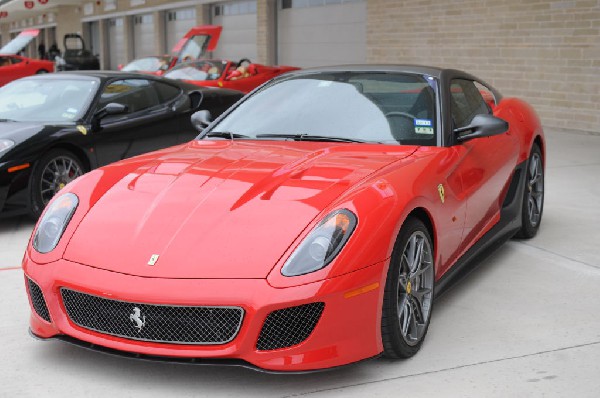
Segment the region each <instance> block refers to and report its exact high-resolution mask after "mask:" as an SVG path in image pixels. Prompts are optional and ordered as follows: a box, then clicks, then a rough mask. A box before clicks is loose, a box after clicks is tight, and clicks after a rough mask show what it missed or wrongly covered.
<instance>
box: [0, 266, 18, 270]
mask: <svg viewBox="0 0 600 398" xmlns="http://www.w3.org/2000/svg"><path fill="white" fill-rule="evenodd" d="M16 269H22V268H21V266H18V267H6V268H2V267H0V271H14V270H16Z"/></svg>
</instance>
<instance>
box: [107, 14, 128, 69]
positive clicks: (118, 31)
mask: <svg viewBox="0 0 600 398" xmlns="http://www.w3.org/2000/svg"><path fill="white" fill-rule="evenodd" d="M123 22H124V21H123V18H113V19H111V20H110V21H108V39H109V40H108V46H109V54H110V69H112V70H117V69H118V67H119V65H120V64H123V65H124V64H126V63H127V54H125V27H124V24H123Z"/></svg>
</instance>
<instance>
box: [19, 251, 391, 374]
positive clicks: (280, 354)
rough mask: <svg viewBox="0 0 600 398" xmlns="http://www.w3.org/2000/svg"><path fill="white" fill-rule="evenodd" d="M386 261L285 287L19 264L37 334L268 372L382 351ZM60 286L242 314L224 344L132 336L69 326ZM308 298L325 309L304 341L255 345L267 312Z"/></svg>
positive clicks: (316, 366)
mask: <svg viewBox="0 0 600 398" xmlns="http://www.w3.org/2000/svg"><path fill="white" fill-rule="evenodd" d="M386 265H387V264H386V263H385V262H382V263H378V264H376V265H373V266H370V267H367V268H364V269H362V270H359V271H355V272H352V273H350V274H346V275H343V276H340V277H337V278H332V279H327V280H324V281H320V282H315V283H310V284H306V285H301V286H295V287H289V288H273V287H272V286H270V285H269V284H268V283H267V281H266V280H264V279H211V280H209V279H157V278H142V277H136V276H131V275H125V274H120V273H116V272H110V271H105V270H100V269H96V268H92V267H88V266H85V265H81V264H77V263H73V262H70V261H66V260H59V261H57V262H54V263H50V264H45V265H39V264H36V263H34V262H32V261H31V260H30V259H29V258H28V257H26V258H25V259H24V262H23V269H24V271H25V276H26V278H29V279H31V280H32V281H33V282H35V283H36V284H37V285H38V286H39V287H40V289H41V291H42V293H43V296H44V299H45V302H46V305H47V307H48V312H49V315H50V322H47V321H45V320H43V319H42V318H41V317H40V316H39V315H37V313H36V312H35V311H34V310H32V314H31V321H30V327H31V332H32V333H33V334H34V335H35V336H36V337H39V338H43V339H48V338H55V337H56V338H60V339H63V340H66V341H69V342H75V343H77V344H78V345H84V346H88V348H89V346H90V345H95V346H101V347H102V348H103V350H104V351H111V350H116V351H117V352H119V351H120V352H123V353H124V354H125V353H132V354H134V355H135V354H140V355H142V356H144V357H145V358H146V359H163V360H164V359H167V360H168V358H173V359H174V360H175V361H176V362H182V361H185V362H188V363H194V362H198V363H210V364H218V363H219V362H220V361H222V363H223V364H227V363H228V362H234V363H238V362H239V361H244V362H246V363H248V364H250V365H251V366H252V367H258V368H261V369H265V370H269V371H309V370H316V369H323V368H330V367H336V366H341V365H345V364H349V363H353V362H357V361H360V360H363V359H367V358H371V357H373V356H376V355H378V354H380V353H381V352H382V350H383V347H382V344H381V334H380V324H381V302H382V296H383V286H384V285H385V280H384V279H383V280H382V278H385V272H384V271H385V269H386V268H385V267H386ZM365 286H369V288H368V289H364V287H365ZM60 288H68V289H72V290H76V291H79V292H84V293H87V294H91V295H96V296H101V297H104V298H107V299H113V300H121V301H127V302H132V303H147V304H159V305H164V304H168V305H174V306H176V305H182V306H238V307H242V308H243V309H244V312H245V314H244V318H243V321H242V324H241V327H240V329H239V332H238V333H237V335H236V337H235V338H234V339H233V340H232V341H230V342H229V343H225V344H215V345H182V344H170V343H156V342H148V341H136V340H130V339H126V338H121V337H116V336H111V335H106V334H102V333H98V332H95V331H92V330H88V329H84V328H82V327H79V326H77V325H75V324H74V323H73V322H72V321H71V320H70V319H69V317H68V315H67V313H66V309H65V306H64V303H63V302H62V298H61V295H60ZM314 302H323V303H325V308H324V310H323V313H322V315H321V317H320V319H319V321H318V323H317V325H316V326H315V328H314V330H313V331H312V333H311V334H310V335H309V337H308V338H307V339H306V340H304V341H303V342H301V343H300V344H298V345H295V346H292V347H288V348H281V349H276V350H269V351H267V350H265V351H261V350H258V349H257V347H256V344H257V340H258V336H259V334H260V332H261V329H262V327H263V323H264V322H265V319H266V318H267V316H268V315H269V314H270V313H271V312H273V311H275V310H279V309H283V308H287V307H293V306H298V305H302V304H308V303H314ZM30 304H31V301H30ZM124 315H125V319H127V318H126V316H127V314H124Z"/></svg>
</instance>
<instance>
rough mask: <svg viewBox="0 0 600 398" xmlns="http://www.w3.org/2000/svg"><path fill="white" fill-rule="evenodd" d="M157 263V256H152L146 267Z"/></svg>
mask: <svg viewBox="0 0 600 398" xmlns="http://www.w3.org/2000/svg"><path fill="white" fill-rule="evenodd" d="M157 261H158V254H153V255H152V256H151V257H150V260H148V265H154V264H156V262H157Z"/></svg>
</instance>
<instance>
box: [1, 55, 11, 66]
mask: <svg viewBox="0 0 600 398" xmlns="http://www.w3.org/2000/svg"><path fill="white" fill-rule="evenodd" d="M8 65H10V58H9V57H0V66H8Z"/></svg>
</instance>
